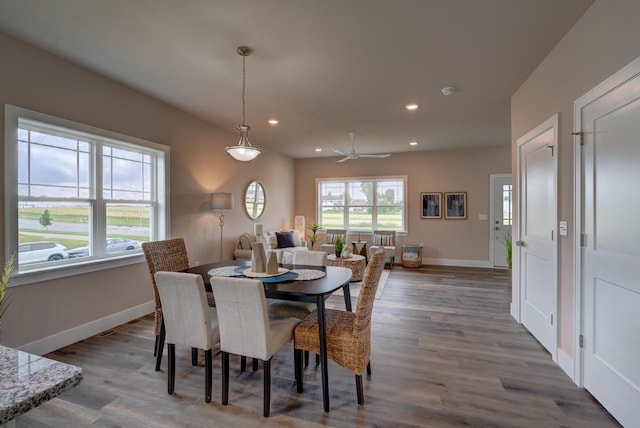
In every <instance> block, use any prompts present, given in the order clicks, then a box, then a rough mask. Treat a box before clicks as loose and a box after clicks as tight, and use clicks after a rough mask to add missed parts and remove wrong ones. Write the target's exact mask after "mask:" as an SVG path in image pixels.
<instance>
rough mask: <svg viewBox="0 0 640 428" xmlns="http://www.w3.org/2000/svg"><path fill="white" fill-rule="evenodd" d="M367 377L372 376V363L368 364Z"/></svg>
mask: <svg viewBox="0 0 640 428" xmlns="http://www.w3.org/2000/svg"><path fill="white" fill-rule="evenodd" d="M367 376H371V361H369V364H367Z"/></svg>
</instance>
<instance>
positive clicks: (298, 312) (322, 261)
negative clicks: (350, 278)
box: [268, 251, 327, 359]
mask: <svg viewBox="0 0 640 428" xmlns="http://www.w3.org/2000/svg"><path fill="white" fill-rule="evenodd" d="M293 264H294V265H307V266H326V265H327V253H325V252H324V251H299V252H296V253H294V254H293ZM268 302H269V307H268V308H269V313H270V314H273V315H277V316H280V317H295V318H298V319H300V320H303V319H305V318H306V317H307V315H309V314H310V313H311V312H312V311H313V310H315V309H316V304H315V303H307V302H294V301H291V300H279V299H269V301H268ZM307 359H308V358H307Z"/></svg>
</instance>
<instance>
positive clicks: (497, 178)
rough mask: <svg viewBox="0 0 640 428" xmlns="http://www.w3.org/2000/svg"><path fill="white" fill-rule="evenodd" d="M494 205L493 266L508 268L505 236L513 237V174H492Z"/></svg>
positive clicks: (492, 224)
mask: <svg viewBox="0 0 640 428" xmlns="http://www.w3.org/2000/svg"><path fill="white" fill-rule="evenodd" d="M491 182H492V188H493V192H492V193H491V203H492V204H493V211H492V220H491V221H492V223H491V232H492V233H491V236H492V240H493V266H494V267H505V268H506V267H508V266H507V252H506V250H505V235H507V234H509V235H511V220H512V219H511V195H512V192H511V174H492V175H491Z"/></svg>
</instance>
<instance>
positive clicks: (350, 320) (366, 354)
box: [294, 249, 385, 405]
mask: <svg viewBox="0 0 640 428" xmlns="http://www.w3.org/2000/svg"><path fill="white" fill-rule="evenodd" d="M384 260H385V251H384V249H379V250H378V251H377V252H376V253H374V255H373V257H371V260H369V264H368V265H367V268H366V270H365V272H364V279H363V280H362V286H361V288H360V296H359V297H358V304H357V306H356V311H355V312H348V311H340V310H334V309H325V325H326V331H327V357H328V358H329V359H331V360H333V361H335V362H336V363H337V364H339V365H340V366H342V367H344V368H346V369H347V370H349V371H351V372H353V373H354V374H355V376H356V393H357V396H358V404H360V405H362V404H364V392H363V389H362V374H363V373H364V371H365V369H366V370H367V374H369V375H370V374H371V365H370V364H369V360H370V357H371V313H372V311H373V302H374V299H375V295H376V290H377V288H378V282H380V277H381V276H382V271H383V269H384ZM318 330H319V326H318V313H317V311H314V312H312V313H311V314H310V315H309V316H308V317H307V318H305V319H304V320H302V322H301V323H300V324H298V326H297V327H296V329H295V332H294V347H295V349H296V350H304V351H311V352H315V353H320V340H319V331H318ZM300 385H302V384H301V383H300ZM298 391H300V389H298Z"/></svg>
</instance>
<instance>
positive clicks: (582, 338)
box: [578, 334, 584, 348]
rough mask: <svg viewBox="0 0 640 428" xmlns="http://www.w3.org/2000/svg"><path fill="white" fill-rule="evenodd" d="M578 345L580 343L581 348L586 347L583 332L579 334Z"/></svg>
mask: <svg viewBox="0 0 640 428" xmlns="http://www.w3.org/2000/svg"><path fill="white" fill-rule="evenodd" d="M578 345H580V347H581V348H584V336H583V335H582V334H581V335H580V336H578Z"/></svg>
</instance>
